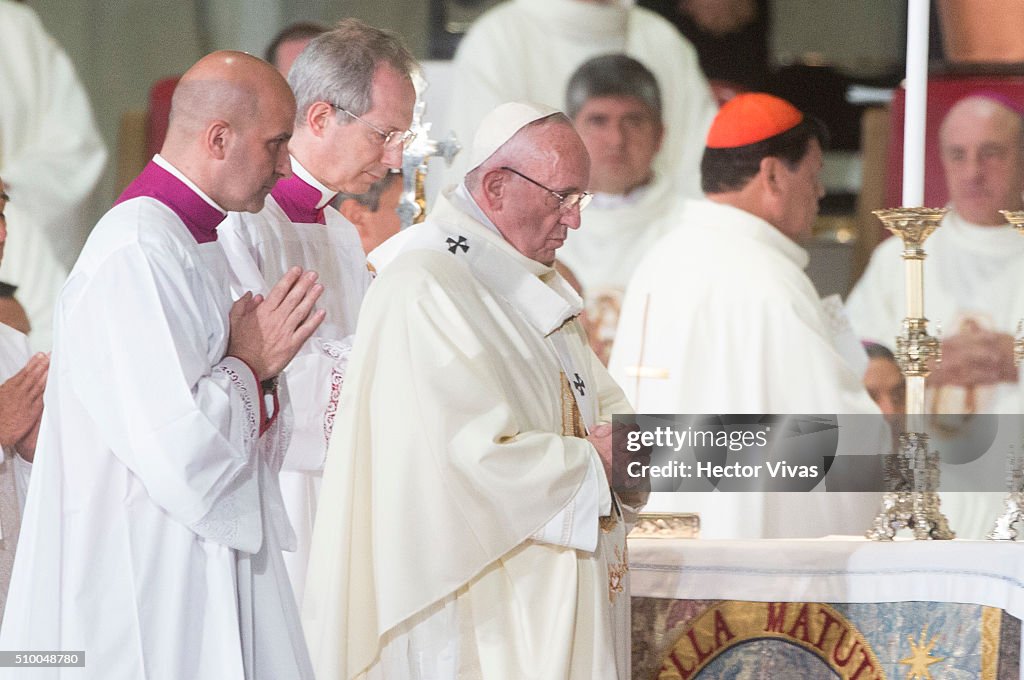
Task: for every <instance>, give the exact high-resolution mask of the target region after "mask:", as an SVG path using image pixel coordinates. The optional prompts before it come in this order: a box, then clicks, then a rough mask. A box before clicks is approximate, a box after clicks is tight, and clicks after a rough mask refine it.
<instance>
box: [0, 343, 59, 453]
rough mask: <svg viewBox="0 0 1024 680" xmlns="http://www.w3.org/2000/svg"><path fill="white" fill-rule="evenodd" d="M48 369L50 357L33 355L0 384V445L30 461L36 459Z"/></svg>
mask: <svg viewBox="0 0 1024 680" xmlns="http://www.w3.org/2000/svg"><path fill="white" fill-rule="evenodd" d="M49 370H50V357H49V356H48V355H46V354H42V353H40V354H36V355H34V356H33V357H32V358H31V359H29V361H28V363H27V364H25V366H24V368H22V369H21V370H20V371H18V372H17V373H15V374H14V375H13V376H11V377H10V378H9V379H8V380H7V381H6V382H4V383H3V384H0V446H5V447H6V446H13V447H14V448H15V450H17V452H18V453H19V454H21V457H22V458H24V459H25V460H27V461H29V462H32V458H33V457H34V456H35V450H36V437H37V435H38V433H39V422H40V420H41V418H42V415H43V389H44V388H45V387H46V376H47V374H48V373H49Z"/></svg>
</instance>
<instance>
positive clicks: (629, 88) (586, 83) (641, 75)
mask: <svg viewBox="0 0 1024 680" xmlns="http://www.w3.org/2000/svg"><path fill="white" fill-rule="evenodd" d="M593 97H634V98H636V99H639V100H640V101H642V102H643V103H644V104H646V105H647V106H648V107H649V108H650V109H651V111H652V112H653V113H654V115H655V117H656V118H657V119H658V120H659V121H660V120H661V89H660V88H659V87H658V80H657V79H656V78H655V77H654V74H653V73H651V72H650V71H649V70H648V69H647V67H646V66H644V65H643V64H641V63H640V62H639V61H637V60H636V59H633V58H632V57H627V56H626V55H625V54H605V55H602V56H600V57H594V58H593V59H590V60H588V61H585V62H584V63H583V65H582V66H580V67H579V68H578V69H576V72H575V73H573V74H572V77H571V78H570V79H569V84H568V86H566V89H565V102H566V103H565V108H566V113H568V114H569V118H573V119H575V118H576V114H578V113H579V112H580V109H582V108H583V105H584V104H586V103H587V100H588V99H591V98H593Z"/></svg>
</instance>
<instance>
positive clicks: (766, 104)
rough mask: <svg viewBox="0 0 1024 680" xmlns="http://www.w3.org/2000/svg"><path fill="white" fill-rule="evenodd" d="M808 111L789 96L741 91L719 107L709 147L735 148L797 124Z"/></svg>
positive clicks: (711, 130)
mask: <svg viewBox="0 0 1024 680" xmlns="http://www.w3.org/2000/svg"><path fill="white" fill-rule="evenodd" d="M803 119H804V114H802V113H800V110H799V109H797V108H796V107H795V106H793V105H792V104H790V103H789V102H787V101H786V100H785V99H779V98H778V97H774V96H772V95H770V94H764V93H762V92H751V93H748V94H738V95H736V96H735V97H733V98H732V99H730V100H729V101H727V102H726V103H725V104H723V105H722V108H720V109H719V110H718V115H716V116H715V120H714V121H713V122H712V123H711V129H710V130H708V141H707V147H708V148H709V149H734V148H736V147H740V146H746V145H747V144H754V143H755V142H762V141H764V140H766V139H768V138H769V137H774V136H775V135H777V134H780V133H783V132H785V131H786V130H790V129H792V128H794V127H796V126H797V125H798V124H799V123H800V121H802V120H803Z"/></svg>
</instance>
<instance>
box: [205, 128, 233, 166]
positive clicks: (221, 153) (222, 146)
mask: <svg viewBox="0 0 1024 680" xmlns="http://www.w3.org/2000/svg"><path fill="white" fill-rule="evenodd" d="M231 135H232V130H231V125H230V124H228V122H227V121H224V120H215V121H213V122H212V123H210V124H209V125H208V126H207V127H206V135H205V137H204V138H203V141H204V142H205V143H206V150H207V151H208V152H209V154H210V155H211V156H212V157H213V158H216V159H217V160H219V161H222V160H224V158H225V157H226V156H227V147H228V144H229V143H230V141H231Z"/></svg>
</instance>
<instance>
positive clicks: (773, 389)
mask: <svg viewBox="0 0 1024 680" xmlns="http://www.w3.org/2000/svg"><path fill="white" fill-rule="evenodd" d="M683 215H684V221H683V223H682V224H680V225H678V226H677V227H676V228H675V229H673V230H672V231H670V232H669V233H668V234H667V235H666V236H665V237H663V238H662V239H661V240H660V241H658V242H657V243H656V244H655V245H654V247H653V248H652V249H651V251H650V252H649V253H648V255H647V257H645V258H644V259H643V261H641V262H640V264H639V265H638V266H637V269H636V273H635V274H634V276H633V279H632V280H631V281H630V283H629V287H628V288H627V290H626V298H625V302H624V304H623V308H622V315H621V317H620V320H619V329H618V333H617V334H616V340H615V346H614V348H613V350H612V357H611V362H610V363H609V371H610V372H611V374H612V376H613V377H614V378H615V379H616V380H617V381H618V382H619V384H621V385H622V386H623V389H624V390H625V392H626V394H627V396H628V397H629V398H630V400H631V401H632V404H633V407H634V408H635V409H636V410H637V412H640V413H681V414H730V413H736V414H744V413H746V414H750V413H755V414H756V413H764V414H817V413H834V414H857V413H878V409H877V407H876V406H875V405H874V403H873V402H872V401H871V398H870V397H869V396H868V394H867V392H866V391H865V390H864V388H863V386H862V385H861V381H860V376H858V375H857V374H856V373H855V372H854V371H853V370H851V369H850V368H849V366H848V365H847V363H846V361H845V360H844V359H843V358H842V357H841V356H840V354H839V352H838V351H837V350H836V348H835V347H834V345H833V341H832V337H831V335H830V332H829V330H828V327H827V324H826V319H825V314H824V311H823V309H822V305H821V302H820V300H819V299H818V296H817V293H816V292H815V290H814V286H813V285H812V284H811V281H810V279H809V278H808V277H807V275H806V274H805V273H804V272H803V267H804V266H805V265H806V264H807V253H806V251H804V250H803V248H801V247H800V246H798V245H797V244H796V243H794V242H793V241H791V240H790V239H789V238H787V237H786V236H784V235H783V234H782V233H781V232H779V231H778V230H777V229H775V228H774V227H773V226H771V225H770V224H768V223H767V222H765V221H763V220H761V219H759V218H757V217H755V216H753V215H751V214H750V213H747V212H744V211H742V210H739V209H737V208H734V207H732V206H728V205H722V204H718V203H714V202H712V201H708V200H703V201H688V202H687V205H686V206H685V210H684V212H683ZM879 445H880V446H881V442H880V443H879ZM648 509H651V510H655V509H656V510H673V511H691V512H699V513H700V514H701V535H702V536H705V537H707V538H762V537H764V538H784V537H813V536H824V535H827V534H835V533H862V532H863V530H864V529H865V528H866V527H867V526H868V524H869V523H870V521H871V518H872V517H873V515H874V512H875V510H876V509H877V499H876V498H875V496H874V495H873V494H865V495H863V497H862V495H861V494H845V493H817V492H816V493H778V492H776V493H759V492H742V493H721V492H717V491H716V492H693V493H682V492H672V493H653V494H651V500H650V502H649V504H648Z"/></svg>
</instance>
